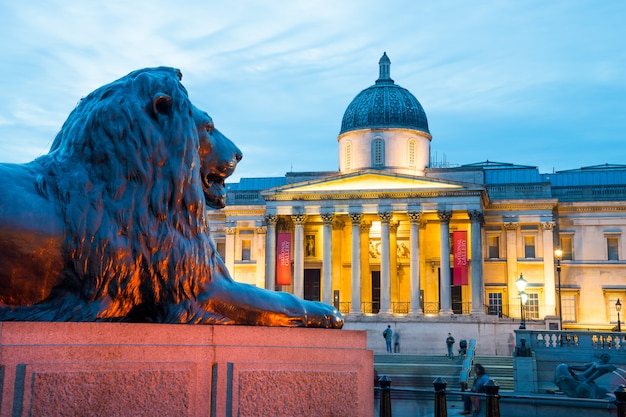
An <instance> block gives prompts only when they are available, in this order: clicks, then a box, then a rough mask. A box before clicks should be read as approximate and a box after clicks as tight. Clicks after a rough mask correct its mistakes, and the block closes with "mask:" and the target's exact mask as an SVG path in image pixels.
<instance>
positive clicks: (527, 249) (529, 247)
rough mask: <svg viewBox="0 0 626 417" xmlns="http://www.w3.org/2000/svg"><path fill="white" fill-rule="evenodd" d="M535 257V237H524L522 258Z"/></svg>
mask: <svg viewBox="0 0 626 417" xmlns="http://www.w3.org/2000/svg"><path fill="white" fill-rule="evenodd" d="M534 257H535V236H529V235H526V236H524V258H534Z"/></svg>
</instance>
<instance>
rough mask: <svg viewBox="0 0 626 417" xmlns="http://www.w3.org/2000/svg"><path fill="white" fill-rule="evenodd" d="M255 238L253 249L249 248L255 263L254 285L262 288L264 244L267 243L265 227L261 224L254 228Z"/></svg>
mask: <svg viewBox="0 0 626 417" xmlns="http://www.w3.org/2000/svg"><path fill="white" fill-rule="evenodd" d="M255 232H256V233H255V236H254V240H255V242H254V247H253V248H251V249H253V250H254V252H255V255H254V258H253V259H254V260H255V261H256V271H255V278H256V279H255V280H254V281H255V285H257V286H259V287H261V288H263V287H265V284H266V281H265V270H266V268H267V260H266V259H265V256H266V255H267V251H266V250H265V242H267V236H266V235H267V226H265V225H263V224H258V225H257V226H256V228H255Z"/></svg>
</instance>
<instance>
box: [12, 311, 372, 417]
mask: <svg viewBox="0 0 626 417" xmlns="http://www.w3.org/2000/svg"><path fill="white" fill-rule="evenodd" d="M366 345H367V341H366V335H365V332H360V331H348V330H326V329H292V328H269V327H247V326H192V325H166V324H126V323H125V324H120V323H18V322H5V323H1V322H0V366H1V370H0V384H1V385H0V386H1V390H2V394H1V395H2V397H1V398H0V401H1V402H0V416H3V417H4V416H6V417H9V416H33V417H37V416H63V415H65V416H80V415H82V416H87V415H88V416H107V417H109V416H125V417H127V416H146V415H155V416H157V415H158V416H175V417H180V416H212V417H213V416H215V417H222V416H223V417H228V416H242V417H243V416H305V415H306V416H329V415H333V416H372V415H374V410H373V407H374V401H373V394H374V389H373V382H374V359H373V352H372V351H369V350H367V348H366Z"/></svg>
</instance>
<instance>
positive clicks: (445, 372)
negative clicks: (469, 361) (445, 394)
mask: <svg viewBox="0 0 626 417" xmlns="http://www.w3.org/2000/svg"><path fill="white" fill-rule="evenodd" d="M474 363H480V364H482V365H483V366H484V367H485V370H486V371H487V375H489V376H490V377H491V378H492V379H494V380H495V381H497V382H498V384H499V385H500V390H501V391H513V390H514V378H513V358H512V357H510V356H476V357H475V358H474ZM462 367H463V359H462V358H454V359H448V357H446V356H421V355H404V354H397V353H396V354H381V355H374V370H375V372H376V373H377V375H378V376H379V377H381V376H383V375H387V376H389V377H390V378H391V387H392V388H419V389H427V390H432V389H433V381H434V380H435V378H437V377H442V378H444V379H445V380H446V382H447V383H448V385H447V389H448V390H452V391H458V390H460V389H461V385H460V382H459V379H460V376H461V369H462ZM472 381H473V377H470V380H469V386H470V387H471V383H472Z"/></svg>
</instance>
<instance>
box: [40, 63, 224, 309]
mask: <svg viewBox="0 0 626 417" xmlns="http://www.w3.org/2000/svg"><path fill="white" fill-rule="evenodd" d="M180 78H181V75H180V72H179V71H178V70H176V69H173V68H167V67H160V68H152V69H145V70H139V71H135V72H132V73H130V74H129V75H127V76H126V77H124V78H121V79H120V80H117V81H115V82H113V83H111V84H108V85H106V86H103V87H101V88H99V89H98V90H96V91H94V92H93V93H91V94H89V95H88V96H87V97H85V98H83V99H82V100H81V101H80V102H79V104H78V105H77V107H76V108H75V109H74V110H73V111H72V113H71V114H70V116H69V117H68V119H67V121H66V122H65V123H64V125H63V127H62V129H61V131H60V132H59V134H58V135H57V136H56V138H55V140H54V143H53V145H52V147H51V150H50V153H49V154H48V155H46V156H43V157H41V158H39V159H38V162H40V163H41V164H42V165H43V166H44V171H46V172H47V173H46V175H42V176H40V177H39V178H38V191H39V192H40V193H42V194H43V195H45V196H48V198H52V199H55V200H56V202H57V208H58V214H59V215H60V216H61V217H62V218H63V219H64V221H65V223H66V230H67V231H66V236H65V251H66V253H65V254H64V259H66V265H65V269H64V272H63V275H64V277H63V282H62V284H61V285H60V286H59V287H58V288H56V289H55V291H57V292H58V293H62V294H67V293H68V290H69V292H70V293H75V294H80V298H81V299H82V300H83V301H84V302H85V303H86V304H85V305H84V306H83V309H85V308H86V309H87V311H82V312H81V316H84V317H81V321H82V320H84V321H86V320H90V319H91V320H107V319H112V320H115V319H117V318H123V317H132V315H133V311H134V310H137V309H139V310H141V309H142V308H144V307H145V306H156V307H146V308H157V309H158V308H159V306H168V307H167V309H170V310H171V309H172V308H174V309H176V308H180V309H183V310H187V312H186V313H184V314H187V315H189V314H191V315H192V316H193V314H194V313H193V312H192V311H189V310H193V308H192V307H190V305H189V303H190V301H189V300H193V299H194V297H195V295H196V294H197V292H198V284H199V280H207V279H209V280H210V279H211V278H210V277H211V273H210V271H211V270H212V264H213V260H214V259H213V258H214V256H215V248H214V246H213V243H212V241H211V239H210V238H209V234H208V225H207V221H206V217H205V215H204V213H205V208H206V207H205V200H204V197H203V190H202V182H201V173H200V165H201V164H200V161H199V156H198V149H199V148H198V147H199V143H198V142H199V138H198V133H197V130H196V126H195V124H194V120H193V113H194V111H197V110H196V109H195V107H194V106H193V105H192V104H191V102H190V100H189V98H188V95H187V92H186V90H185V88H184V87H183V86H182V85H181V83H180ZM52 298H54V294H53V295H52ZM170 306H171V307H170ZM176 306H178V307H176ZM75 307H76V306H74V308H73V309H75ZM61 310H63V309H61ZM62 314H65V315H67V316H66V317H57V318H56V319H57V320H59V319H60V320H72V319H75V317H73V313H72V312H71V311H67V310H65V311H64V312H63V313H62ZM150 314H155V313H150ZM150 314H148V316H150ZM158 314H161V315H165V316H170V315H173V316H179V319H178V320H180V315H181V312H180V311H178V312H176V311H163V312H160V313H158ZM90 315H92V316H93V317H90ZM141 316H146V312H142V314H141ZM178 320H177V321H178ZM191 320H193V319H191ZM159 321H168V319H167V317H160V319H159Z"/></svg>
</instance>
